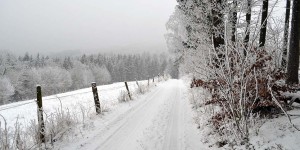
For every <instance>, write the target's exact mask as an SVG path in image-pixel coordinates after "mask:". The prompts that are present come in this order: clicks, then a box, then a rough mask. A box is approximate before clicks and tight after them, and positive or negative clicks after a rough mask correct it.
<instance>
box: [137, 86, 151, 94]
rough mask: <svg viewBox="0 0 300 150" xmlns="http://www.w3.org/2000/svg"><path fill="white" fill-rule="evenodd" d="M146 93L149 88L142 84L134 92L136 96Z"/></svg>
mask: <svg viewBox="0 0 300 150" xmlns="http://www.w3.org/2000/svg"><path fill="white" fill-rule="evenodd" d="M148 91H149V87H148V86H146V85H143V84H141V85H140V86H139V87H138V88H137V90H136V92H137V94H145V93H146V92H148Z"/></svg>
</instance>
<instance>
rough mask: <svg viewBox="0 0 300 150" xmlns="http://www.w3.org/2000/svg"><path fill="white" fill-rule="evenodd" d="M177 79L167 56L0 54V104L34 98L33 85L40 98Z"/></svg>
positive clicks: (176, 70)
mask: <svg viewBox="0 0 300 150" xmlns="http://www.w3.org/2000/svg"><path fill="white" fill-rule="evenodd" d="M164 73H166V74H170V75H171V76H172V77H173V78H177V77H178V68H177V67H176V66H175V65H174V60H173V59H172V58H171V57H169V56H168V55H167V54H165V53H162V54H159V55H157V54H149V53H143V54H131V55H129V54H128V55H118V54H93V55H85V54H83V55H81V56H79V57H49V56H41V55H40V54H37V55H35V56H33V55H30V54H29V53H26V54H25V55H24V56H19V57H17V56H15V55H13V54H10V53H7V52H3V53H1V54H0V104H6V103H10V102H15V101H20V100H26V99H31V98H34V97H35V95H36V94H35V90H36V89H35V87H36V85H38V84H39V85H41V86H42V88H43V94H44V95H51V94H57V93H61V92H66V91H71V90H76V89H80V88H86V87H89V86H90V84H91V82H96V83H97V84H98V85H102V84H110V83H113V82H120V81H134V80H145V79H148V78H152V77H153V76H157V75H158V74H164Z"/></svg>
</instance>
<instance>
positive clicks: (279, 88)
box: [191, 48, 290, 144]
mask: <svg viewBox="0 0 300 150" xmlns="http://www.w3.org/2000/svg"><path fill="white" fill-rule="evenodd" d="M215 56H216V55H215ZM215 56H213V57H212V59H220V58H218V57H217V56H216V57H215ZM224 56H225V57H224V58H222V59H223V60H220V61H219V62H220V63H219V64H218V65H216V64H210V66H211V68H212V72H213V73H212V74H211V78H210V79H209V80H208V81H204V80H196V79H194V80H193V82H192V84H191V87H195V86H196V87H198V86H201V87H203V88H205V89H207V90H208V91H209V92H210V93H211V99H210V100H208V101H206V102H205V105H217V106H219V107H221V110H220V111H219V112H218V113H216V114H215V115H214V116H213V117H212V118H211V120H210V121H211V123H212V124H213V125H214V127H215V128H216V129H217V130H218V131H219V133H220V134H222V135H228V134H229V135H235V137H236V141H235V142H239V144H243V143H247V142H248V137H249V128H251V122H253V119H255V118H256V117H253V116H258V115H261V116H270V115H272V114H274V113H279V112H280V108H279V107H278V105H277V104H275V103H274V101H272V94H273V95H274V96H275V97H276V98H277V99H279V100H281V101H280V104H281V105H284V104H285V103H284V101H285V98H284V97H283V96H281V92H284V91H287V90H290V89H289V88H288V87H286V86H285V84H284V83H283V79H284V77H285V75H284V73H283V71H282V70H280V69H278V68H276V67H275V64H273V62H274V61H273V60H272V55H271V54H269V53H268V52H267V51H266V50H265V49H251V50H249V51H248V53H247V56H244V55H243V54H242V53H241V52H240V51H239V50H238V48H227V49H226V55H224ZM268 85H270V87H271V90H270V89H268ZM232 129H234V130H232Z"/></svg>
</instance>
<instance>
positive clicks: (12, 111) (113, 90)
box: [0, 81, 148, 128]
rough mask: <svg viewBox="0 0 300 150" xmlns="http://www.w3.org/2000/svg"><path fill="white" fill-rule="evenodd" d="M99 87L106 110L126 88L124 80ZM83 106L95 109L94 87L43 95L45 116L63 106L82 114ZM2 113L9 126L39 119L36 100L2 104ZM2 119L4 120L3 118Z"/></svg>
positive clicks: (132, 88)
mask: <svg viewBox="0 0 300 150" xmlns="http://www.w3.org/2000/svg"><path fill="white" fill-rule="evenodd" d="M147 82H148V81H139V83H140V84H147ZM128 86H129V88H130V90H131V91H135V89H137V85H136V82H128ZM97 89H98V94H99V99H100V103H101V107H102V109H104V111H108V110H109V109H113V107H114V106H115V105H116V104H117V103H118V96H119V95H120V92H121V91H122V90H123V91H125V90H126V89H125V84H124V82H119V83H114V84H110V85H102V86H98V87H97ZM81 106H84V107H85V108H90V110H91V111H95V106H94V98H93V93H92V88H86V89H81V90H76V91H72V92H67V93H62V94H57V95H52V96H47V97H43V108H44V116H45V117H47V115H50V114H51V113H53V112H56V111H57V110H58V109H61V108H62V109H63V110H65V111H66V110H69V111H71V112H72V114H76V113H78V114H80V113H81ZM0 114H1V115H2V116H3V117H4V118H5V119H6V122H7V126H8V127H11V128H14V124H15V122H16V121H17V120H18V122H19V123H21V124H22V125H23V126H26V125H28V124H29V123H30V121H31V120H37V104H36V102H35V100H27V101H22V102H17V103H11V104H8V105H2V106H0ZM0 119H1V120H2V118H0ZM2 121H3V120H2Z"/></svg>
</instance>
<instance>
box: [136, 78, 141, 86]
mask: <svg viewBox="0 0 300 150" xmlns="http://www.w3.org/2000/svg"><path fill="white" fill-rule="evenodd" d="M135 83H136V85H137V86H138V87H140V85H139V82H138V81H137V80H136V79H135Z"/></svg>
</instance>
